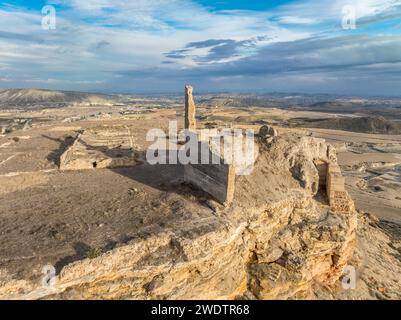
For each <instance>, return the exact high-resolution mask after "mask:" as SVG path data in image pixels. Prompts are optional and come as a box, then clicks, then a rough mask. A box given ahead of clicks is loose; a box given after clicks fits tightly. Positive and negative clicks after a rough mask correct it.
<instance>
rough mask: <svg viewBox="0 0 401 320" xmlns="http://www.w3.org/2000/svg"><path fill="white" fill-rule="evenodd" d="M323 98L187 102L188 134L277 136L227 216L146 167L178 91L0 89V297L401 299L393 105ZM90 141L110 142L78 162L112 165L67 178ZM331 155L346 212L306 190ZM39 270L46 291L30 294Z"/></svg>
mask: <svg viewBox="0 0 401 320" xmlns="http://www.w3.org/2000/svg"><path fill="white" fill-rule="evenodd" d="M326 98H327V97H318V98H312V97H282V96H272V97H259V98H255V99H251V98H249V97H242V96H237V95H232V96H227V95H224V96H223V95H222V96H212V95H202V96H196V94H195V102H196V104H197V114H196V120H197V124H198V127H199V128H243V129H245V128H247V129H254V130H255V132H256V133H258V132H259V130H260V128H261V127H262V126H263V125H268V126H274V128H275V129H276V130H277V132H278V136H277V137H274V138H272V139H270V140H269V139H268V140H263V139H261V137H258V136H257V137H256V139H257V146H258V149H259V158H258V160H257V162H256V164H255V169H254V172H253V174H251V175H250V176H238V177H237V179H236V188H235V196H234V201H233V203H232V204H231V205H230V206H228V207H224V206H222V205H220V204H218V203H217V202H216V201H215V200H214V199H213V197H211V196H210V195H209V194H207V193H206V192H204V191H202V190H200V189H199V188H197V187H195V186H194V185H191V184H189V183H187V182H185V181H184V180H183V178H182V177H183V171H184V168H183V166H182V165H156V166H151V165H149V164H148V163H147V162H146V160H145V158H144V153H145V152H146V150H147V148H148V146H149V145H150V142H149V141H146V134H147V132H148V130H149V129H151V128H160V129H163V130H165V131H168V124H169V121H173V120H176V121H178V124H179V127H180V128H182V127H183V126H184V120H183V119H184V100H183V98H182V96H177V97H175V96H171V97H135V96H122V95H121V96H111V95H110V96H108V95H107V96H106V95H96V94H80V93H61V92H51V91H40V90H14V91H3V92H1V91H0V105H1V108H0V126H1V135H0V220H1V224H0V243H1V245H0V297H2V298H27V299H30V298H33V299H40V298H55V299H58V298H67V299H68V298H112V299H114V298H124V299H129V298H133V299H153V298H163V299H173V298H178V299H180V298H188V299H196V298H211V299H218V298H229V299H289V298H291V299H294V298H295V299H303V298H308V299H400V298H401V277H400V274H401V192H400V191H401V122H399V121H400V119H401V108H400V106H401V100H399V101H397V100H395V99H389V100H385V99H383V100H380V99H379V98H378V99H371V100H369V101H361V100H357V101H354V100H356V98H352V99H351V98H349V99H346V98H344V97H343V98H341V99H336V98H330V99H326ZM364 104H365V105H366V107H365V108H364ZM383 106H384V107H383ZM376 111H377V112H376ZM101 132H105V133H104V134H103V133H101ZM88 133H90V134H93V135H98V136H102V134H103V136H102V137H104V138H102V139H104V140H106V141H108V144H109V145H108V147H107V148H105V147H102V145H101V144H100V142H99V145H96V143H98V142H96V143H94V144H90V141H92V140H93V139H95V138H91V136H89V138H87V140H85V139H81V142H82V141H83V142H82V143H83V144H84V143H86V144H84V147H85V149H86V150H89V151H90V152H89V151H85V152H89V153H90V154H92V156H93V154H95V153H96V154H95V155H94V156H93V157H99V155H97V154H99V153H100V154H101V157H104V159H103V158H102V159H103V160H102V161H106V160H107V159H108V158H117V162H114V163H115V165H113V166H112V165H110V163H109V162H107V165H105V167H101V163H102V162H99V161H98V160H96V161H93V160H88V161H89V162H88V163H89V168H86V169H79V168H78V169H77V170H75V169H74V166H76V163H79V161H81V160H80V158H79V157H78V160H76V162H73V163H72V164H71V165H70V167H68V168H67V169H68V170H62V169H63V163H62V162H63V159H64V158H63V155H64V154H65V152H66V151H68V150H72V149H70V148H73V147H75V148H76V150H77V151H74V150H73V151H74V152H76V153H77V154H78V155H79V156H82V154H81V153H80V152H83V151H82V148H84V147H82V146H78V147H77V146H76V144H75V141H76V139H77V137H79V136H80V135H82V134H87V135H88ZM86 137H87V136H86ZM111 137H114V138H111ZM91 139H92V140H91ZM113 139H114V140H113ZM119 139H121V141H120V140H119ZM320 139H324V140H325V142H324V141H323V142H322V140H320ZM88 141H89V142H88ZM102 141H103V140H102ZM110 141H112V142H110ZM102 143H103V142H102ZM300 146H303V148H302V147H300ZM332 147H334V148H335V150H336V152H334V156H332V157H334V158H335V159H334V160H333V159H329V160H330V161H331V160H333V161H334V162H335V163H337V159H338V165H339V166H340V168H341V172H342V175H343V176H344V177H345V187H346V191H347V192H348V193H349V195H350V196H351V198H352V200H353V202H355V209H356V210H354V209H353V207H352V206H350V209H349V210H348V211H347V212H346V213H344V214H342V213H336V212H333V210H331V208H330V206H329V204H328V203H327V201H326V200H325V193H324V192H322V193H321V192H320V191H318V190H315V191H314V187H313V184H311V185H309V179H310V178H309V176H308V172H309V171H308V170H315V167H314V166H313V168H312V169H310V166H311V165H313V161H314V160H315V159H316V158H325V157H327V158H330V157H329V156H328V153H329V151H327V152H326V150H331V149H330V148H332ZM79 148H81V149H79ZM322 148H323V149H324V152H323V153H322V151H321V149H322ZM110 150H111V151H110ZM323 154H324V155H323ZM314 155H315V156H314ZM130 156H132V157H134V160H135V161H134V162H133V163H130V165H127V163H125V162H124V161H125V158H129V157H130ZM82 157H88V156H87V155H86V154H84V155H83V156H82ZM90 159H91V158H90ZM96 159H97V158H96ZM73 160H74V159H73ZM329 160H328V161H329ZM74 161H75V160H74ZM113 161H114V160H113ZM127 161H128V160H127ZM105 163H106V162H105ZM112 163H113V162H112ZM90 166H92V168H90ZM71 169H73V170H71ZM298 169H299V170H298ZM297 170H298V171H299V172H298V171H297ZM315 171H316V170H315ZM313 172H314V171H313ZM317 179H319V177H317ZM47 264H50V265H52V266H54V267H55V269H56V272H57V276H58V277H59V284H58V287H57V289H56V290H55V291H46V290H45V289H43V288H42V289H41V279H42V277H43V273H42V268H43V266H45V265H47ZM346 265H351V266H353V267H355V269H356V271H357V281H356V288H355V289H349V290H345V289H344V288H343V287H342V286H341V278H342V269H343V267H344V266H346Z"/></svg>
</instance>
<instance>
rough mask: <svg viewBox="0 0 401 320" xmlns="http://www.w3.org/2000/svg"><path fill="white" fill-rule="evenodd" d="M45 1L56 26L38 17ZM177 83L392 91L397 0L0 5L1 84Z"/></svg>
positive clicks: (127, 86)
mask: <svg viewBox="0 0 401 320" xmlns="http://www.w3.org/2000/svg"><path fill="white" fill-rule="evenodd" d="M46 5H52V6H53V7H54V8H55V10H56V25H55V29H50V30H49V29H48V28H43V26H42V22H43V21H44V22H47V21H48V20H46V18H45V20H43V19H44V17H45V15H46V12H45V13H43V12H42V9H43V7H44V6H46ZM350 5H351V6H352V7H349V6H350ZM353 12H354V13H355V16H356V21H355V26H356V28H355V29H350V28H349V27H350V26H352V23H351V20H352V19H351V20H349V19H347V13H351V16H352V13H353ZM351 16H350V17H351ZM42 20H43V21H42ZM344 23H345V26H346V27H347V28H343V24H344ZM47 25H48V24H47ZM45 26H46V25H45ZM186 83H191V84H193V85H194V86H195V88H196V90H197V91H198V92H215V91H244V92H277V91H278V92H305V93H337V94H347V95H399V96H401V0H303V1H301V0H293V1H289V0H287V1H286V0H252V1H249V0H247V1H245V0H238V1H236V0H217V1H209V0H135V1H132V0H131V1H129V0H53V1H28V0H16V1H11V0H10V1H8V0H3V1H2V2H1V3H0V88H22V87H35V88H50V89H66V90H82V91H100V92H124V93H164V92H166V93H167V92H179V91H181V90H182V88H183V86H184V84H186Z"/></svg>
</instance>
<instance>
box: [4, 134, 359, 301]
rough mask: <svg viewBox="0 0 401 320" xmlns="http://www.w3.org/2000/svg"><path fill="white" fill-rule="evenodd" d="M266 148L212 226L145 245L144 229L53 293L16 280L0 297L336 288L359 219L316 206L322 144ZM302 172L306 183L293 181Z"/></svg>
mask: <svg viewBox="0 0 401 320" xmlns="http://www.w3.org/2000/svg"><path fill="white" fill-rule="evenodd" d="M259 149H260V156H259V157H258V160H257V162H256V163H255V169H254V171H253V173H252V175H250V176H242V177H239V178H238V179H237V181H236V184H237V185H236V191H235V192H236V194H235V199H234V201H233V203H232V205H231V207H229V208H225V209H222V210H221V211H219V213H218V214H216V215H213V217H212V218H210V219H209V220H208V221H203V220H202V219H198V220H197V218H196V217H192V218H191V221H188V223H187V224H186V225H180V226H179V227H174V228H173V227H171V228H165V229H164V230H163V231H162V232H160V233H159V234H154V235H148V236H146V232H145V233H143V234H144V235H142V236H139V234H140V230H139V231H138V239H137V240H133V241H131V242H130V243H129V244H127V245H125V246H123V247H120V248H117V249H114V250H113V251H110V252H108V253H106V254H104V255H101V256H100V257H97V258H95V259H86V260H83V261H78V262H75V263H73V264H70V265H68V266H66V267H64V269H63V270H62V271H61V273H60V275H59V276H58V281H57V284H56V285H55V286H54V287H53V288H51V289H48V290H44V289H43V288H42V289H37V290H32V286H30V285H29V284H27V283H22V282H15V281H14V282H13V283H14V285H12V284H11V282H8V286H4V287H3V289H0V297H7V298H10V297H20V298H21V297H22V298H33V299H37V298H67V299H87V298H95V299H99V298H100V299H288V298H313V297H315V294H314V291H313V288H314V287H316V285H318V286H320V285H321V286H328V285H332V284H334V283H335V282H336V281H338V279H339V277H340V276H341V273H342V269H343V267H344V266H345V264H346V263H347V261H348V259H350V257H351V255H352V253H353V250H354V247H355V230H356V226H357V219H356V213H355V211H354V210H353V209H352V208H350V210H349V211H348V212H342V213H341V214H339V213H336V212H334V211H332V210H331V209H330V206H329V205H328V204H327V205H325V204H322V203H321V202H317V201H316V200H315V198H314V192H313V190H312V189H313V188H312V186H311V184H312V183H313V182H314V181H315V180H316V175H312V176H311V177H309V175H308V174H309V172H312V173H314V170H313V167H312V166H313V165H314V164H313V161H314V160H315V159H317V158H318V159H326V160H328V159H327V158H328V157H329V156H328V154H330V152H328V146H327V145H326V144H325V143H324V141H322V140H318V139H313V138H307V139H304V138H302V137H297V136H283V137H276V138H275V139H274V141H273V142H271V143H269V145H260V146H259ZM296 166H298V167H299V172H300V175H298V176H297V175H295V177H294V174H293V173H291V169H292V168H294V167H296ZM298 179H303V181H304V183H305V187H302V186H300V184H299V181H298ZM308 179H309V180H308ZM211 226H212V227H211ZM16 287H18V288H17V289H16Z"/></svg>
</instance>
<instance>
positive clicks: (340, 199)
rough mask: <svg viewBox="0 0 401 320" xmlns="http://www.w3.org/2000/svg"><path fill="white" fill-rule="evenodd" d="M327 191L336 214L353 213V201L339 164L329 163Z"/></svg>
mask: <svg viewBox="0 0 401 320" xmlns="http://www.w3.org/2000/svg"><path fill="white" fill-rule="evenodd" d="M326 191H327V197H328V200H329V204H330V207H331V209H332V210H333V211H335V212H351V211H352V210H353V208H354V204H353V201H352V199H351V197H350V196H349V194H348V192H347V191H346V190H345V179H344V177H343V176H342V174H341V169H340V166H339V165H338V164H337V163H329V164H328V167H327V177H326Z"/></svg>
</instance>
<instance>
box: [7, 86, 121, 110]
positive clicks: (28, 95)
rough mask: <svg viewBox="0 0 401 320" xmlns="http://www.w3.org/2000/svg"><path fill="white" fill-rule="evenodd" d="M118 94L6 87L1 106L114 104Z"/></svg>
mask: <svg viewBox="0 0 401 320" xmlns="http://www.w3.org/2000/svg"><path fill="white" fill-rule="evenodd" d="M116 98H117V97H116V96H113V95H107V94H100V93H87V92H78V91H58V90H47V89H6V90H0V106H2V107H3V108H7V107H26V106H36V105H46V106H47V105H62V106H64V105H67V104H73V105H79V104H84V105H91V104H95V105H97V104H105V105H108V104H110V105H111V104H113V103H115V101H116Z"/></svg>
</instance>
